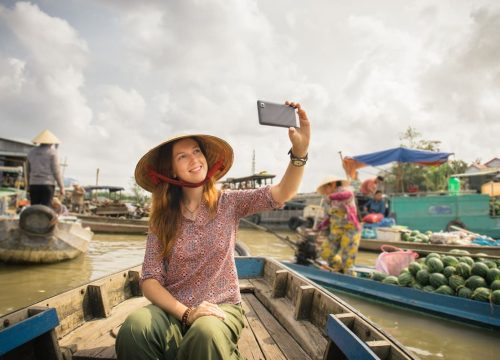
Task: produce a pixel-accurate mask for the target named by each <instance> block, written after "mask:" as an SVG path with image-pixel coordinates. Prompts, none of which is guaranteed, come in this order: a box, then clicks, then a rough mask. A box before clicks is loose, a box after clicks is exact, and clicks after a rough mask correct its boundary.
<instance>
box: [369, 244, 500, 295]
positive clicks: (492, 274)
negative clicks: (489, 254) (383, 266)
mask: <svg viewBox="0 0 500 360" xmlns="http://www.w3.org/2000/svg"><path fill="white" fill-rule="evenodd" d="M469 255H470V254H469V252H468V251H466V250H458V249H454V250H451V251H450V254H449V255H439V254H437V253H430V254H429V255H427V256H426V257H424V258H420V259H419V260H418V261H414V262H412V263H411V264H410V265H409V266H408V267H407V268H405V269H403V270H402V271H401V273H400V274H399V276H390V275H387V274H384V273H381V272H378V271H374V272H373V273H372V274H371V278H372V279H373V280H376V281H381V282H382V283H384V284H392V285H399V286H406V287H411V288H414V289H418V290H423V291H427V292H433V293H437V294H444V295H455V296H460V297H463V298H469V299H473V300H478V301H486V302H491V303H493V304H500V259H495V260H492V259H487V258H484V257H483V256H485V254H477V256H474V258H473V257H471V256H469Z"/></svg>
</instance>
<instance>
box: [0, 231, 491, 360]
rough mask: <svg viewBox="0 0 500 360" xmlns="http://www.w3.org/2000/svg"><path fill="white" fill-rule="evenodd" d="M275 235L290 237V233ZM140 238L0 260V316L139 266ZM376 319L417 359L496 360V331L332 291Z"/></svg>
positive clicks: (254, 234)
mask: <svg viewBox="0 0 500 360" xmlns="http://www.w3.org/2000/svg"><path fill="white" fill-rule="evenodd" d="M280 234H282V235H284V236H289V237H290V238H292V239H293V238H294V235H293V234H292V233H289V232H286V231H283V232H280ZM238 239H239V240H241V241H242V242H243V243H245V245H246V246H247V247H248V249H249V250H250V253H251V254H252V255H256V256H272V257H275V258H277V259H281V260H293V257H294V250H293V249H292V248H291V247H290V246H288V245H287V244H286V243H285V242H283V241H280V240H278V239H277V237H276V236H274V235H272V234H270V233H266V232H263V231H259V230H254V229H240V231H239V233H238ZM144 245H145V237H144V236H130V235H127V236H124V235H100V234H96V235H94V239H93V240H92V241H91V243H90V246H89V251H88V253H87V254H85V255H84V256H80V257H79V258H77V259H74V260H71V261H66V262H61V263H57V264H50V265H31V266H26V265H6V264H2V263H0V286H1V289H2V290H1V291H0V316H1V315H3V314H6V313H9V312H11V311H14V310H15V309H18V308H21V307H25V306H28V305H31V304H33V303H36V302H38V301H41V300H43V299H45V298H47V297H50V296H53V295H56V294H58V293H60V292H63V291H66V290H68V289H70V288H73V287H76V286H78V285H81V284H83V283H86V282H88V281H90V280H95V279H97V278H99V277H102V276H105V275H108V274H110V273H114V272H117V271H120V270H122V269H125V268H128V267H131V266H134V265H138V264H140V263H141V262H142V259H143V256H144ZM375 259H376V254H374V253H368V252H366V253H365V252H361V253H360V254H359V256H358V260H357V263H358V264H362V265H373V264H374V263H375ZM331 291H332V292H333V293H334V294H335V295H337V296H339V297H341V298H342V299H344V300H346V301H347V302H349V303H350V304H351V305H353V306H354V307H355V308H357V309H358V310H360V311H361V312H362V313H363V314H365V315H366V316H367V317H368V318H370V319H371V320H373V321H374V322H376V323H377V324H378V325H380V326H381V327H382V328H384V329H385V330H386V331H387V332H389V333H390V334H391V335H393V336H394V337H395V338H396V339H398V340H399V341H400V342H401V343H403V344H404V345H406V346H408V347H409V348H410V349H411V350H412V351H414V352H415V354H417V355H418V356H419V357H421V358H422V359H481V360H490V359H491V360H493V359H500V331H493V330H484V329H481V328H479V327H473V326H466V325H462V324H460V323H458V322H453V321H448V320H443V319H440V318H437V317H433V316H428V315H425V314H423V313H419V312H415V311H410V310H405V309H402V308H399V307H395V306H388V305H385V304H382V303H379V302H375V301H371V300H366V299H363V298H361V297H357V296H353V295H350V294H346V293H342V292H339V291H338V290H331Z"/></svg>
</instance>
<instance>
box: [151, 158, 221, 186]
mask: <svg viewBox="0 0 500 360" xmlns="http://www.w3.org/2000/svg"><path fill="white" fill-rule="evenodd" d="M147 169H148V176H149V178H150V179H151V181H152V183H153V184H155V185H158V184H159V183H161V182H166V183H169V184H172V185H176V186H180V187H183V186H185V187H189V188H195V187H199V186H201V185H204V184H205V183H206V182H207V181H208V180H209V179H211V178H212V176H214V175H215V173H216V172H217V171H219V170H224V161H223V160H218V161H217V162H216V163H215V164H214V166H212V167H211V168H210V169H209V170H208V173H207V177H206V178H205V180H203V181H200V182H199V183H190V182H187V181H182V180H175V179H172V178H169V177H168V176H165V175H161V174H159V173H158V172H156V170H154V169H153V168H152V167H151V166H150V165H148V167H147Z"/></svg>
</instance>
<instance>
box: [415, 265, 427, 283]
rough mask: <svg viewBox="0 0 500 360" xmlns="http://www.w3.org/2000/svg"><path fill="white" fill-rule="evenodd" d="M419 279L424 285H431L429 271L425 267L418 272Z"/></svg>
mask: <svg viewBox="0 0 500 360" xmlns="http://www.w3.org/2000/svg"><path fill="white" fill-rule="evenodd" d="M417 281H418V283H419V284H420V285H422V286H425V285H429V272H428V271H427V270H425V269H422V270H420V271H419V272H417Z"/></svg>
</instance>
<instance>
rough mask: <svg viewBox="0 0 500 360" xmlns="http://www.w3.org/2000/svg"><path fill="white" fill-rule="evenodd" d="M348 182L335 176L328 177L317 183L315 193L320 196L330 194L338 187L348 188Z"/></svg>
mask: <svg viewBox="0 0 500 360" xmlns="http://www.w3.org/2000/svg"><path fill="white" fill-rule="evenodd" d="M348 185H349V181H348V180H347V179H342V178H341V177H338V176H336V175H328V176H327V177H325V178H324V179H323V180H321V182H320V183H319V185H318V187H317V188H316V192H317V193H318V194H321V195H329V194H331V193H332V192H333V191H334V190H335V189H336V188H337V187H339V186H348Z"/></svg>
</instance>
